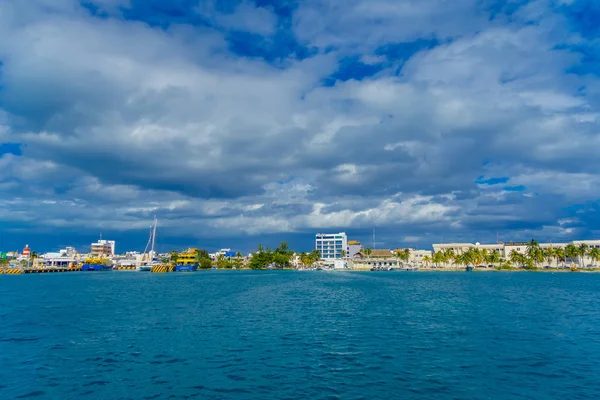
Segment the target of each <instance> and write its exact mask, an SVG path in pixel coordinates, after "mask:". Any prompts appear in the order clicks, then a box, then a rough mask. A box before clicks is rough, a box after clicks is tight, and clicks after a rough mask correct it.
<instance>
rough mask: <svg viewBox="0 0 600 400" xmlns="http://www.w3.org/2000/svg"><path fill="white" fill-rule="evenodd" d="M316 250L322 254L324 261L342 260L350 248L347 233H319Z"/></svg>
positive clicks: (316, 239)
mask: <svg viewBox="0 0 600 400" xmlns="http://www.w3.org/2000/svg"><path fill="white" fill-rule="evenodd" d="M315 248H316V249H317V250H318V251H319V252H320V253H321V259H322V260H328V259H329V260H331V259H336V258H342V254H343V252H346V251H347V248H348V237H347V236H346V233H345V232H340V233H317V234H316V236H315Z"/></svg>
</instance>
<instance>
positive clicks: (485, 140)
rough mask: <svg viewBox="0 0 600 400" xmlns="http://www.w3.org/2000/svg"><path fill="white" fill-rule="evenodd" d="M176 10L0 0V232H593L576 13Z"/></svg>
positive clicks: (236, 6)
mask: <svg viewBox="0 0 600 400" xmlns="http://www.w3.org/2000/svg"><path fill="white" fill-rule="evenodd" d="M192 3H196V2H186V1H184V2H168V1H163V0H153V1H149V2H143V1H142V2H140V1H125V0H123V1H122V0H111V1H105V0H102V1H100V0H90V1H86V2H81V1H75V0H61V1H57V2H48V1H41V0H32V1H9V2H3V9H2V10H3V12H2V13H0V79H1V80H0V170H1V171H2V174H1V175H0V220H1V221H2V223H1V224H0V241H1V243H0V244H2V243H3V244H5V246H6V247H9V248H14V247H17V248H20V246H22V245H23V244H25V243H29V244H30V245H32V246H33V245H35V246H37V247H41V248H48V249H51V248H56V247H60V245H67V244H71V245H76V246H78V245H79V243H87V242H89V241H90V240H95V239H96V238H98V237H99V234H100V232H102V233H103V234H104V235H105V236H106V237H109V236H110V237H114V238H116V240H118V241H119V242H120V243H122V244H123V245H124V246H126V247H129V248H139V247H140V246H143V243H144V239H143V237H144V236H145V235H144V230H145V229H146V227H147V226H148V225H149V222H148V221H149V220H150V219H151V216H152V214H154V213H157V214H159V218H160V220H161V223H162V226H161V238H162V242H160V243H159V245H160V246H162V245H166V246H169V247H185V246H188V245H204V246H206V247H211V248H219V247H221V246H223V245H225V246H229V244H227V243H231V246H232V247H234V246H235V247H244V248H246V249H250V248H252V247H254V246H255V245H256V244H258V243H264V244H269V245H276V243H277V242H278V241H279V240H286V241H288V242H290V243H291V244H293V245H294V246H295V247H298V248H309V245H310V241H311V232H315V231H340V230H343V231H346V232H348V233H349V234H350V235H352V236H353V237H357V239H359V240H361V241H369V240H370V239H369V238H370V236H371V232H370V231H371V229H372V228H375V229H377V232H378V234H377V237H378V241H381V242H382V243H381V246H395V245H399V246H411V245H416V243H417V242H418V243H419V247H423V246H427V245H428V244H430V243H433V242H438V241H473V240H479V241H487V242H489V241H493V240H495V237H496V234H497V233H498V235H499V236H500V238H501V239H502V240H527V239H529V238H532V237H536V238H539V239H540V240H551V239H552V240H563V239H562V238H565V239H567V240H569V239H577V238H594V237H598V236H600V231H599V229H600V206H599V204H598V199H600V184H599V183H600V175H599V174H598V171H599V170H600V160H599V159H598V157H597V156H596V152H595V151H594V149H596V148H597V142H598V132H599V130H600V118H599V115H600V114H599V113H598V110H599V103H598V99H599V98H600V97H599V96H598V88H599V87H600V78H599V76H598V73H597V71H598V66H597V60H595V59H594V58H593V57H589V54H595V52H596V48H597V39H596V38H595V36H594V33H593V29H591V28H590V27H595V26H596V25H597V24H593V23H591V22H589V21H593V18H594V15H596V14H594V12H595V11H594V8H592V7H588V8H585V7H584V6H583V5H582V4H581V3H582V2H580V1H575V2H572V1H569V2H567V1H556V2H552V1H546V0H535V1H533V0H532V1H519V2H514V1H513V2H507V4H502V3H503V2H496V1H474V0H466V1H462V2H459V3H460V4H459V5H456V4H455V2H443V1H438V0H431V1H430V0H427V1H422V2H410V6H407V8H406V9H404V8H402V7H400V8H402V10H404V11H407V13H406V14H403V13H402V12H400V13H398V12H386V11H385V10H391V9H393V8H394V7H396V2H390V1H389V0H377V1H375V2H367V1H364V0H356V1H353V2H343V1H338V0H336V1H334V2H333V3H332V2H329V4H330V5H331V6H326V5H325V4H321V3H320V2H319V1H306V2H283V3H282V2H275V1H269V0H266V1H260V2H258V1H241V0H239V1H238V0H236V1H232V2H206V4H204V3H203V4H204V5H203V6H202V7H199V6H194V5H192ZM413 3H414V4H413ZM407 4H408V3H407ZM196 5H197V4H196ZM421 7H422V9H421ZM367 10H368V11H367ZM455 13H456V14H457V15H460V21H457V20H456V19H454V18H447V17H446V16H448V15H455ZM582 15H585V16H586V18H580V17H581V16H582ZM325 27H327V29H325ZM378 32H379V33H378ZM25 49H27V50H25ZM304 235H306V236H304ZM79 238H81V241H79ZM84 238H85V240H83V239H84ZM244 243H248V245H246V246H245V245H244Z"/></svg>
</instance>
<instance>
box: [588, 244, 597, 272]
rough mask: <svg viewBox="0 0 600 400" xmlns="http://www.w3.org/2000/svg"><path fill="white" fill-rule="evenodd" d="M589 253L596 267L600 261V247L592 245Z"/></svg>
mask: <svg viewBox="0 0 600 400" xmlns="http://www.w3.org/2000/svg"><path fill="white" fill-rule="evenodd" d="M588 255H589V256H590V258H591V259H592V262H593V263H594V268H596V263H597V262H598V260H600V249H599V248H598V247H592V248H591V249H590V251H589V252H588Z"/></svg>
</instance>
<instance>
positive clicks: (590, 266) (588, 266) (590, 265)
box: [585, 264, 594, 268]
mask: <svg viewBox="0 0 600 400" xmlns="http://www.w3.org/2000/svg"><path fill="white" fill-rule="evenodd" d="M585 267H586V268H594V266H593V265H592V264H588V265H586V266H585Z"/></svg>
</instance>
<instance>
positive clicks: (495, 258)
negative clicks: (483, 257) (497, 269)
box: [487, 250, 502, 266]
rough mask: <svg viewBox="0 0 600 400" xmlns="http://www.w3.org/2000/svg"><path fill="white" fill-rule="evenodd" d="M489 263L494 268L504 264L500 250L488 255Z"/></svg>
mask: <svg viewBox="0 0 600 400" xmlns="http://www.w3.org/2000/svg"><path fill="white" fill-rule="evenodd" d="M487 262H489V263H490V264H492V265H494V266H496V265H497V264H500V263H501V262H502V257H501V256H500V252H499V251H498V250H494V251H492V252H491V253H490V254H489V255H488V259H487Z"/></svg>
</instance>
